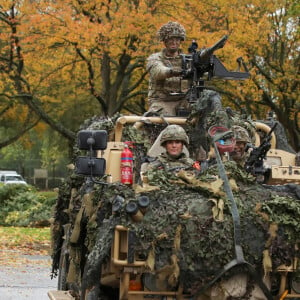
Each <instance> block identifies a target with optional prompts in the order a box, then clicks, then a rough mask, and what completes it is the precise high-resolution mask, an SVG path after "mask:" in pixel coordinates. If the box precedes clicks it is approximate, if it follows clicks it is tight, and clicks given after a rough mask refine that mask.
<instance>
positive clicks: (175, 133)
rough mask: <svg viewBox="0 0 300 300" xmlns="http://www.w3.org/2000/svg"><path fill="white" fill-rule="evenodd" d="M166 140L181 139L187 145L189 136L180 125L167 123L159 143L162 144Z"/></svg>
mask: <svg viewBox="0 0 300 300" xmlns="http://www.w3.org/2000/svg"><path fill="white" fill-rule="evenodd" d="M167 141H181V142H183V144H185V145H186V146H187V145H188V144H189V137H188V136H187V134H186V132H185V130H184V129H183V128H182V127H181V126H179V125H169V126H168V127H166V128H165V129H164V130H163V132H162V135H161V138H160V145H161V146H164V144H165V142H167Z"/></svg>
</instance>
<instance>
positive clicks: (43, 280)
mask: <svg viewBox="0 0 300 300" xmlns="http://www.w3.org/2000/svg"><path fill="white" fill-rule="evenodd" d="M4 252H5V253H4ZM0 255H2V260H1V263H0V300H23V299H27V300H46V299H48V300H49V298H48V296H47V292H48V291H49V290H51V289H56V286H57V278H55V279H53V280H51V279H50V270H51V269H50V268H51V266H50V265H51V260H50V257H49V256H33V255H24V254H22V253H21V252H19V251H11V250H1V251H0ZM3 256H4V257H7V260H9V262H7V263H6V262H5V261H3Z"/></svg>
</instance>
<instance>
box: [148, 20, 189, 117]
mask: <svg viewBox="0 0 300 300" xmlns="http://www.w3.org/2000/svg"><path fill="white" fill-rule="evenodd" d="M158 35H159V38H160V40H161V41H166V40H167V39H168V38H171V37H179V38H181V39H182V40H184V39H185V30H184V28H183V27H182V26H181V25H180V24H179V23H177V22H169V23H167V24H165V25H163V26H162V27H161V28H160V30H159V31H158ZM178 52H179V53H178V55H177V56H176V57H168V56H167V55H166V49H163V50H162V51H160V52H158V53H154V54H152V55H150V56H149V58H148V59H147V71H148V72H149V74H150V79H149V90H148V101H149V104H150V107H149V112H159V113H160V114H164V115H173V116H174V115H176V108H177V107H187V105H188V102H187V101H186V100H185V95H184V93H183V92H186V91H187V88H188V81H187V80H182V79H181V77H180V73H181V70H182V58H181V55H180V54H181V50H179V51H178ZM172 93H174V94H173V95H172ZM176 93H177V95H176Z"/></svg>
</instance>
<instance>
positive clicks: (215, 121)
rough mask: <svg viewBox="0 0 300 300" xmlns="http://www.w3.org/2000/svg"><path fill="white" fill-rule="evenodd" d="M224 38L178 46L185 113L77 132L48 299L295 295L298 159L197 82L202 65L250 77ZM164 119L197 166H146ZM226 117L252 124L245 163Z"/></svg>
mask: <svg viewBox="0 0 300 300" xmlns="http://www.w3.org/2000/svg"><path fill="white" fill-rule="evenodd" d="M227 38H228V37H227V36H224V37H223V38H222V39H221V40H220V41H219V42H218V43H216V44H215V45H214V46H212V47H211V48H207V49H204V50H203V51H196V48H195V47H193V49H192V51H191V53H190V54H189V55H183V72H182V76H183V78H186V79H188V80H189V81H190V83H191V84H190V89H189V91H188V92H187V94H186V97H187V98H188V99H189V101H190V103H191V108H192V110H191V111H189V112H188V114H186V112H185V111H184V110H180V109H179V110H178V117H164V116H121V115H120V116H115V117H113V118H110V119H104V118H93V119H91V120H89V121H87V122H86V124H85V125H84V126H83V128H82V130H80V131H79V134H78V143H77V146H76V147H75V148H76V158H75V161H76V163H75V169H72V168H71V169H70V176H69V177H68V178H67V179H66V181H65V183H64V184H63V185H62V186H61V187H60V192H59V196H58V199H57V203H56V207H55V214H54V217H53V220H52V227H51V232H52V259H53V263H52V275H53V276H58V290H57V291H50V292H49V297H50V298H51V299H95V300H96V299H102V300H106V299H109V300H114V299H120V300H125V299H128V300H142V299H143V300H144V299H169V300H170V299H177V300H183V299H193V300H207V299H211V300H219V299H220V300H225V299H253V300H258V299H268V300H270V299H285V298H300V287H299V280H300V268H299V263H298V258H299V233H300V223H299V219H300V202H299V198H300V191H299V183H300V166H299V165H297V160H296V158H297V156H296V154H295V153H293V151H290V149H288V147H285V146H284V143H282V142H280V143H279V142H278V140H279V139H278V137H279V135H278V134H277V133H276V130H277V129H278V128H279V126H277V125H276V126H275V125H273V124H269V125H270V126H268V124H267V123H264V122H252V121H250V120H249V119H247V118H242V117H241V116H239V115H235V114H234V112H232V111H231V110H230V109H223V108H222V105H221V100H220V97H219V95H218V94H217V93H215V92H213V91H208V90H207V88H206V87H205V86H204V79H203V76H206V74H207V75H208V78H209V79H211V78H212V77H222V78H225V79H246V78H248V77H249V74H248V73H247V72H228V71H227V70H226V68H225V67H224V66H223V65H222V63H221V62H220V61H219V59H218V58H217V57H216V56H215V55H214V54H213V52H214V51H215V50H217V49H219V48H222V47H223V46H224V44H225V42H226V40H227ZM271 121H272V120H271ZM271 123H272V122H271ZM168 124H178V125H181V126H182V127H184V128H185V130H186V132H187V134H188V136H189V139H190V141H191V142H190V144H189V146H188V147H186V149H185V151H186V153H187V154H188V153H190V156H191V157H192V158H193V159H194V160H196V161H197V163H198V165H199V168H197V169H196V170H194V169H192V170H190V169H182V168H175V169H172V170H171V169H167V170H166V169H160V168H156V169H151V170H148V169H147V164H148V163H149V162H151V159H153V158H154V157H155V156H157V155H158V154H160V153H161V152H162V151H163V150H164V149H163V148H162V147H161V145H160V132H161V131H162V130H163V129H164V128H165V127H166V126H167V125H168ZM234 124H236V125H242V126H245V127H247V129H249V131H251V132H252V135H251V138H252V142H253V145H252V146H251V148H252V152H251V154H250V156H249V158H251V159H250V160H249V161H247V162H248V164H247V172H246V171H245V169H244V168H243V167H241V166H239V165H237V164H236V163H235V162H234V161H232V160H230V159H229V156H228V152H229V150H228V149H229V146H230V147H231V148H232V143H233V141H234V140H233V138H232V135H231V133H230V132H228V130H225V131H224V132H223V133H224V134H223V133H222V130H223V129H224V127H225V128H227V129H228V128H231V125H234ZM275 127H276V128H275ZM216 128H219V129H220V128H221V129H222V130H221V133H220V131H218V130H212V129H216ZM275 129H276V130H275ZM229 131H230V130H229ZM208 133H209V134H208ZM209 135H210V136H209ZM217 137H218V138H217ZM276 138H277V141H276ZM280 141H282V140H280ZM230 143H231V144H230ZM221 149H222V151H221ZM83 152H84V153H83ZM258 178H260V183H258V182H257V179H258ZM278 183H279V184H280V185H279V186H278V185H277V184H278Z"/></svg>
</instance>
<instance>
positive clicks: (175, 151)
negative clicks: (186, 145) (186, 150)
mask: <svg viewBox="0 0 300 300" xmlns="http://www.w3.org/2000/svg"><path fill="white" fill-rule="evenodd" d="M182 149H183V143H182V142H181V141H167V142H166V151H167V152H168V153H169V155H171V156H173V157H177V156H179V155H180V154H181V152H182Z"/></svg>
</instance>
